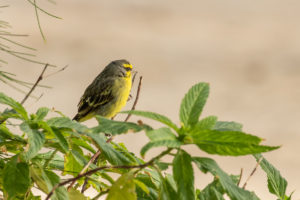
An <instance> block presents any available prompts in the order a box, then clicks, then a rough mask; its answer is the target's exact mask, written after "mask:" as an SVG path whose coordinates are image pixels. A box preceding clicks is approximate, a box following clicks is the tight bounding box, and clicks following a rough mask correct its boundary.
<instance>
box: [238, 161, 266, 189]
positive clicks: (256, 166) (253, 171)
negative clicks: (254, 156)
mask: <svg viewBox="0 0 300 200" xmlns="http://www.w3.org/2000/svg"><path fill="white" fill-rule="evenodd" d="M262 159H263V157H261V158H260V159H259V160H258V161H257V163H256V165H255V167H254V169H253V170H252V172H251V174H250V175H249V177H248V178H247V180H246V182H245V183H244V185H243V187H242V188H243V189H245V188H246V185H247V183H248V181H249V180H250V178H251V177H252V176H253V174H254V173H255V171H256V170H257V168H258V166H259V164H260V162H261V161H262Z"/></svg>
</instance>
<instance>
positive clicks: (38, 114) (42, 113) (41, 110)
mask: <svg viewBox="0 0 300 200" xmlns="http://www.w3.org/2000/svg"><path fill="white" fill-rule="evenodd" d="M48 112H49V108H46V107H42V108H39V109H38V111H37V112H36V120H39V121H40V120H43V119H44V118H45V117H46V116H47V114H48Z"/></svg>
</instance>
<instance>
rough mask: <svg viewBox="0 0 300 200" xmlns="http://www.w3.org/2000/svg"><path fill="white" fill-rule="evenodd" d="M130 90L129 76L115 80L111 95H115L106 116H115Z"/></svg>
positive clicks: (123, 104)
mask: <svg viewBox="0 0 300 200" xmlns="http://www.w3.org/2000/svg"><path fill="white" fill-rule="evenodd" d="M130 90H131V76H128V77H123V78H119V79H116V80H115V83H114V87H113V91H112V92H113V96H115V97H117V98H116V99H115V102H114V103H113V105H112V106H111V112H110V113H109V115H108V116H106V117H107V118H110V117H113V116H115V115H116V114H117V113H118V112H120V110H121V109H122V108H123V107H124V106H125V105H126V102H127V100H128V97H129V94H130Z"/></svg>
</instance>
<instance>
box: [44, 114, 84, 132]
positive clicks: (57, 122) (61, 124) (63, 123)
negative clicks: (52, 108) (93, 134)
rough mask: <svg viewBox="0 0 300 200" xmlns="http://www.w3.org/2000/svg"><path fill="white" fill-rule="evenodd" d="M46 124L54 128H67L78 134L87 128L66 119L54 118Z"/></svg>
mask: <svg viewBox="0 0 300 200" xmlns="http://www.w3.org/2000/svg"><path fill="white" fill-rule="evenodd" d="M47 124H48V125H49V126H52V127H56V128H69V129H74V130H76V131H78V132H86V131H88V128H87V127H86V126H84V125H82V124H80V123H78V122H76V121H73V120H71V119H69V118H67V117H54V118H51V119H49V120H47Z"/></svg>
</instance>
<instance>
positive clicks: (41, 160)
mask: <svg viewBox="0 0 300 200" xmlns="http://www.w3.org/2000/svg"><path fill="white" fill-rule="evenodd" d="M49 160H50V161H49ZM31 162H32V163H34V164H39V165H45V163H46V162H48V164H47V167H48V168H49V169H55V170H62V171H63V170H64V159H63V158H62V157H61V156H60V155H58V154H57V151H49V152H46V153H39V154H37V155H36V156H35V157H34V158H33V159H31Z"/></svg>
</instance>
